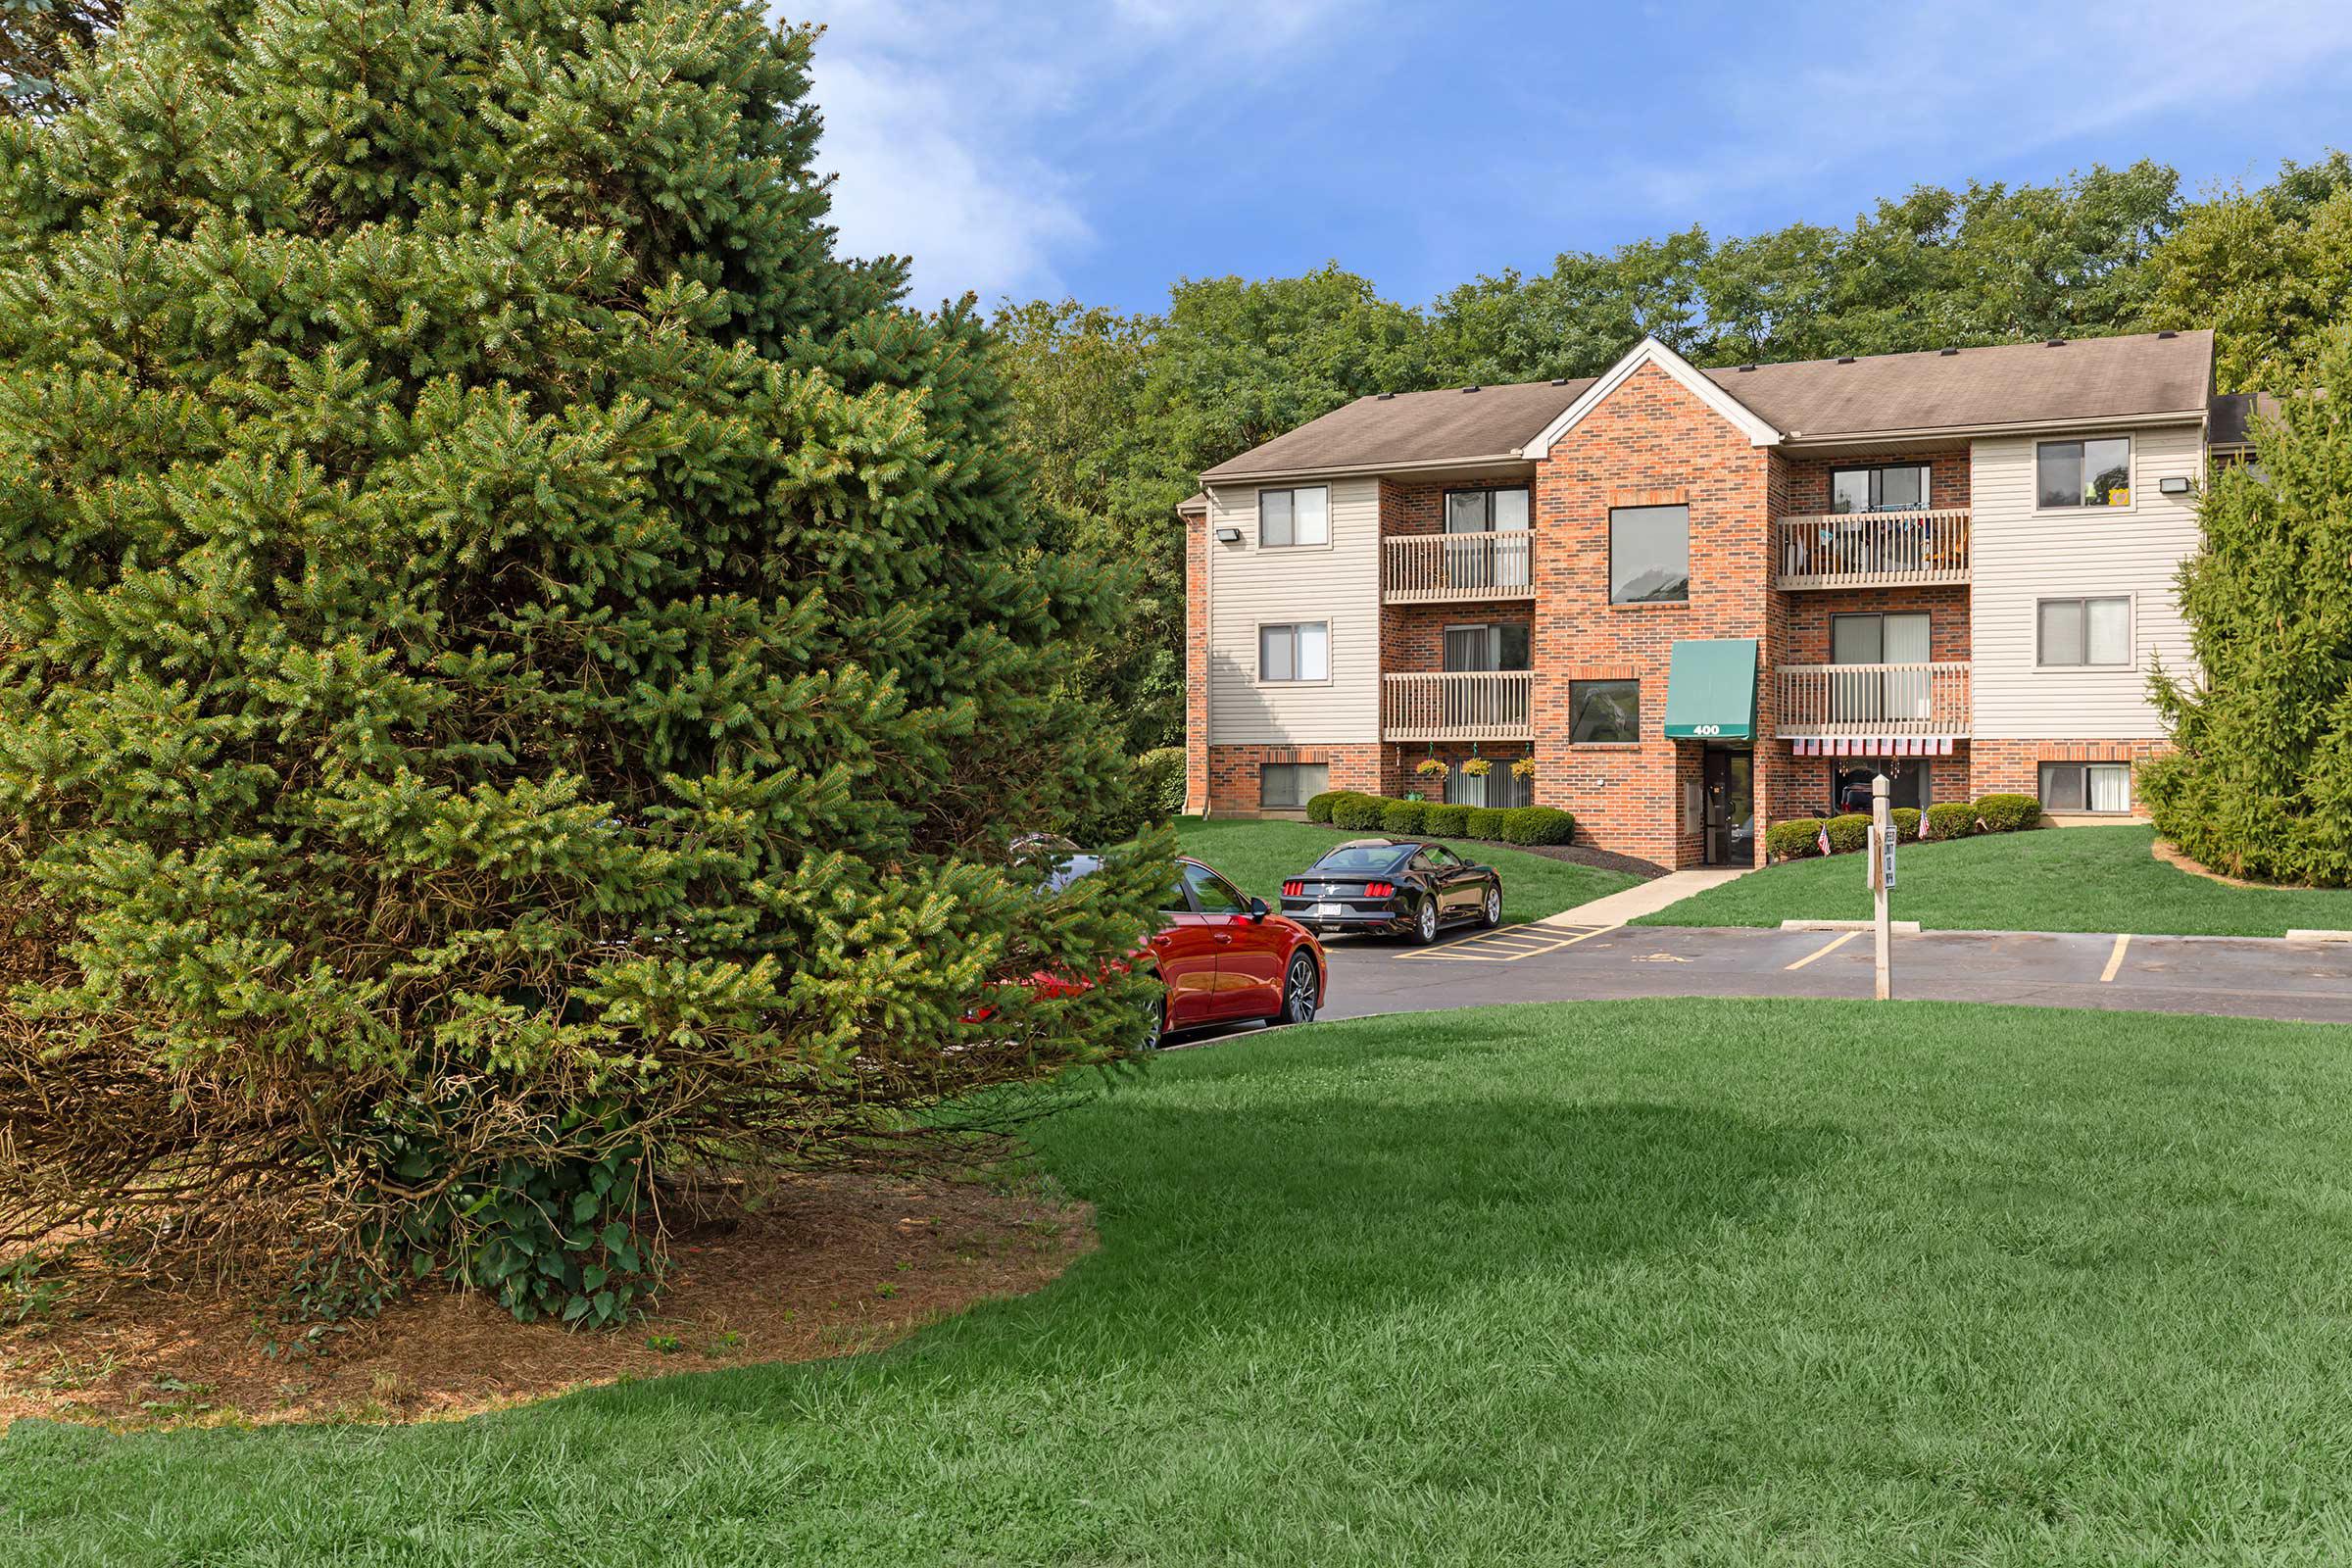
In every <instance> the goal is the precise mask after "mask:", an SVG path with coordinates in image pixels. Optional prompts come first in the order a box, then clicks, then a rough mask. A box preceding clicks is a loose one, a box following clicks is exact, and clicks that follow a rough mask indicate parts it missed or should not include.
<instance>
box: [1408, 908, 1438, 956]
mask: <svg viewBox="0 0 2352 1568" xmlns="http://www.w3.org/2000/svg"><path fill="white" fill-rule="evenodd" d="M1413 940H1414V941H1415V942H1418V943H1419V944H1421V946H1423V947H1425V948H1426V947H1428V946H1429V945H1430V944H1431V943H1432V942H1435V941H1437V940H1438V901H1437V900H1435V899H1430V898H1425V899H1423V900H1422V901H1421V907H1419V908H1418V909H1415V910H1414V911H1413Z"/></svg>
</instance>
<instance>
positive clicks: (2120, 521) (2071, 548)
mask: <svg viewBox="0 0 2352 1568" xmlns="http://www.w3.org/2000/svg"><path fill="white" fill-rule="evenodd" d="M2093 434H2094V437H2095V435H2096V434H2117V435H2122V434H2129V435H2130V436H2131V506H2130V507H2128V508H2125V507H2077V508H2062V509H2053V510H2051V511H2048V512H2043V511H2039V510H2037V509H2036V507H2035V506H2034V448H2035V446H2036V445H2037V444H2038V443H2037V441H2036V440H2035V439H2034V438H2033V437H2026V436H2019V437H2002V438H2000V439H1998V440H1983V441H1978V442H1976V443H1975V444H1974V446H1973V449H1972V453H1971V460H1970V466H1971V482H1972V495H1971V497H1970V501H1971V506H1972V510H1973V516H1972V518H1971V527H1972V529H1973V531H1974V539H1973V541H1972V544H1971V546H1970V554H1971V560H1972V563H1973V576H1974V586H1973V590H1972V592H1973V600H1972V603H1971V606H1970V620H1969V629H1970V637H1971V641H1972V644H1973V646H1972V648H1971V650H1970V658H1971V661H1972V663H1973V668H1972V670H1971V681H1972V685H1973V688H1974V691H1973V695H1974V703H1975V711H1974V715H1973V720H1972V728H1973V730H1974V732H1975V733H1976V734H1977V735H1978V736H1980V737H1983V738H1985V739H1988V740H2132V739H2141V738H2147V737H2154V736H2159V735H2161V734H2163V733H2164V726H2163V724H2162V723H2161V722H2160V721H2159V720H2158V718H2157V715H2156V710H2155V709H2154V707H2153V706H2151V705H2150V704H2149V702H2148V671H2149V669H2150V668H2151V667H2152V666H2153V665H2154V664H2155V662H2157V660H2158V659H2162V661H2163V662H2164V666H2165V668H2166V669H2167V670H2169V671H2173V672H2176V673H2181V672H2186V671H2187V670H2188V669H2189V668H2190V667H2191V666H2190V661H2189V651H2188V635H2187V632H2186V629H2185V628H2184V627H2183V626H2182V624H2181V620H2180V606H2179V604H2178V602H2177V600H2176V599H2175V597H2174V590H2173V578H2174V574H2175V573H2176V572H2177V571H2178V570H2179V568H2180V561H2181V559H2182V558H2183V557H2184V556H2187V555H2189V554H2190V553H2192V552H2193V551H2194V550H2195V549H2196V548H2197V515H2196V499H2197V498H2196V488H2197V487H2198V486H2201V485H2202V483H2203V478H2204V454H2203V446H2202V441H2203V436H2202V432H2201V429H2200V427H2199V426H2197V425H2194V424H2181V425H2167V426H2162V427H2159V428H2155V429H2140V430H2131V431H2113V432H2094V433H2093ZM2065 439H2073V437H2072V436H2071V435H2070V436H2068V437H2065ZM2167 475H2179V476H2182V477H2185V478H2187V479H2188V480H2189V481H2190V483H2191V490H2190V493H2189V494H2187V495H2184V496H2168V495H2161V494H2159V493H2158V490H2157V481H2158V480H2160V479H2162V478H2164V477H2166V476H2167ZM2115 596H2122V597H2127V598H2129V599H2130V600H2131V665H2130V666H2128V667H2119V668H2112V669H2043V668H2040V667H2038V666H2037V665H2036V663H2035V660H2036V658H2037V651H2036V645H2035V641H2034V637H2035V630H2034V615H2035V609H2034V607H2035V605H2036V604H2037V603H2038V602H2039V601H2041V600H2044V599H2076V598H2108V597H2115Z"/></svg>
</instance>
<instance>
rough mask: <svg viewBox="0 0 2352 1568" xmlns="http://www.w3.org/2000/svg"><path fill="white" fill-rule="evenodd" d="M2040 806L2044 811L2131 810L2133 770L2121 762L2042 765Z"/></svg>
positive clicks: (2047, 763) (2119, 811) (2115, 811)
mask: <svg viewBox="0 0 2352 1568" xmlns="http://www.w3.org/2000/svg"><path fill="white" fill-rule="evenodd" d="M2041 806H2042V809H2043V810H2045V811H2104V812H2110V813H2113V814H2115V815H2119V816H2120V815H2122V814H2123V813H2125V812H2127V811H2129V810H2131V766H2130V764H2128V763H2124V762H2044V763H2042V764H2041Z"/></svg>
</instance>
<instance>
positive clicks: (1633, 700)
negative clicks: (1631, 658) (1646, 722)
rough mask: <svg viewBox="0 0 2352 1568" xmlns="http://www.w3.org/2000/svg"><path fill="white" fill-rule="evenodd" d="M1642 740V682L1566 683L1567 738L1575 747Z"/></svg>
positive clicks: (1582, 681) (1609, 744) (1620, 743)
mask: <svg viewBox="0 0 2352 1568" xmlns="http://www.w3.org/2000/svg"><path fill="white" fill-rule="evenodd" d="M1641 738H1642V683H1641V682H1640V681H1638V680H1573V681H1570V682H1569V683H1568V739H1569V740H1570V741H1571V742H1572V743H1574V744H1576V745H1579V746H1624V745H1629V744H1631V743H1632V742H1635V741H1638V740H1640V739H1641Z"/></svg>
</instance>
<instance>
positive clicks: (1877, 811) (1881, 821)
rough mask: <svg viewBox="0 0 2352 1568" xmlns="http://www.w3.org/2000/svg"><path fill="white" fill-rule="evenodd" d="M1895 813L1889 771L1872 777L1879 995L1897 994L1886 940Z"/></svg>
mask: <svg viewBox="0 0 2352 1568" xmlns="http://www.w3.org/2000/svg"><path fill="white" fill-rule="evenodd" d="M1894 841H1895V832H1894V816H1893V813H1892V812H1891V811H1889V810H1888V809H1887V775H1886V774H1884V773H1878V774H1874V775H1873V776H1872V777H1871V781H1870V854H1869V855H1868V856H1867V857H1865V858H1866V859H1867V860H1868V861H1869V871H1868V875H1869V877H1870V923H1871V931H1872V933H1873V935H1874V937H1875V939H1876V941H1877V943H1878V950H1879V986H1878V998H1879V1000H1880V1001H1881V1002H1885V1001H1886V1000H1887V998H1889V997H1891V996H1892V995H1893V994H1894V960H1893V957H1892V955H1891V954H1890V953H1889V951H1888V944H1887V894H1888V893H1889V892H1891V891H1893V888H1894Z"/></svg>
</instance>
